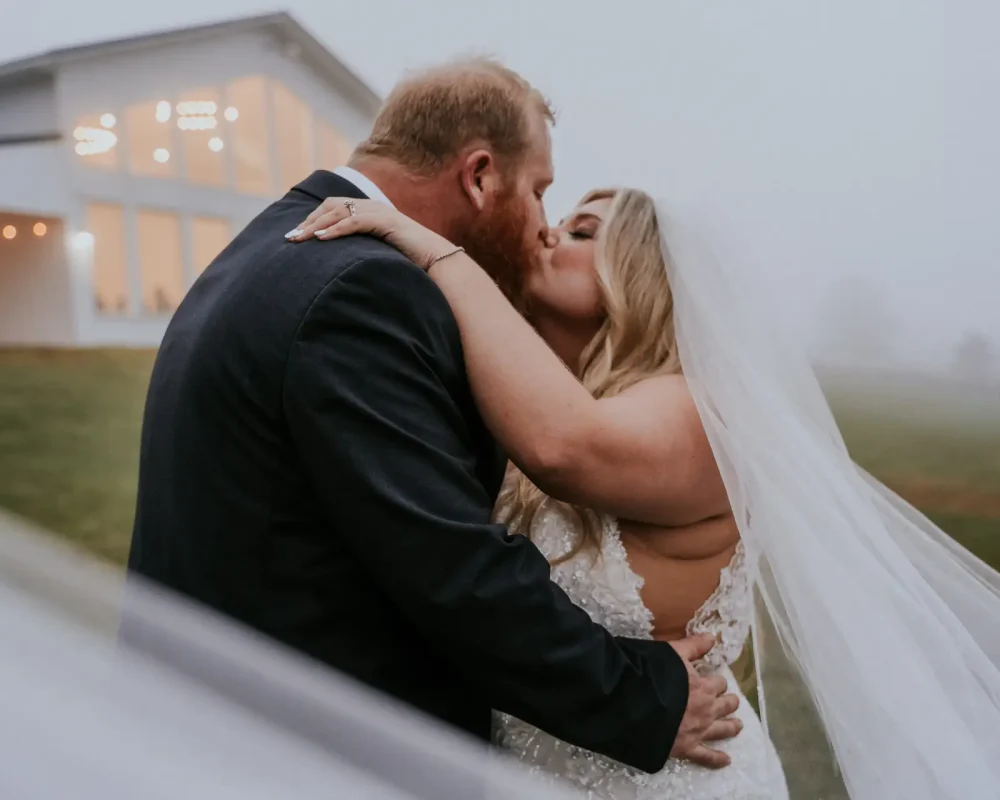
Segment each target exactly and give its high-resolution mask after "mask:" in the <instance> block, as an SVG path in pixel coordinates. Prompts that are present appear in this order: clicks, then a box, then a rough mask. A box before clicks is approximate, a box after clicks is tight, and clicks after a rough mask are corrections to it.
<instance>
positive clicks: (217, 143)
mask: <svg viewBox="0 0 1000 800" xmlns="http://www.w3.org/2000/svg"><path fill="white" fill-rule="evenodd" d="M225 146H226V143H225V142H223V141H222V139H220V138H219V137H218V136H213V137H212V138H211V139H209V140H208V149H209V150H211V151H212V152H213V153H218V152H220V151H221V150H222V148H223V147H225Z"/></svg>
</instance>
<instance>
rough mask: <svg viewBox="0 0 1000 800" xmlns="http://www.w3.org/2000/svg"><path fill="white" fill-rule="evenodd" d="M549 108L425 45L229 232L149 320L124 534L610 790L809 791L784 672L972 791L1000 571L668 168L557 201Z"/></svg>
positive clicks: (873, 780)
mask: <svg viewBox="0 0 1000 800" xmlns="http://www.w3.org/2000/svg"><path fill="white" fill-rule="evenodd" d="M553 121H554V117H553V114H552V111H551V108H550V107H549V105H548V104H547V102H546V101H545V100H544V98H543V96H542V95H541V94H540V93H539V92H538V91H537V90H536V89H535V88H533V87H532V86H531V85H530V84H529V83H528V82H527V81H525V80H524V79H523V78H521V77H520V76H519V75H517V74H516V73H514V72H512V71H511V70H509V69H507V68H505V67H504V66H502V65H500V64H498V63H496V62H493V61H490V60H482V59H474V60H467V61H460V62H455V63H451V64H447V65H445V66H441V67H436V68H433V69H429V70H426V71H423V72H420V73H415V74H413V75H411V76H408V77H407V78H405V79H404V80H403V81H402V82H401V83H400V84H399V85H397V87H396V88H395V89H394V90H393V92H392V93H391V94H390V96H389V97H388V99H387V100H386V102H385V104H384V106H383V108H382V110H381V112H380V113H379V115H378V118H377V119H376V121H375V124H374V127H373V130H372V132H371V135H370V136H369V137H368V139H367V140H366V141H364V142H363V143H362V144H361V145H359V147H358V148H357V149H356V150H355V152H354V153H353V155H352V157H351V159H350V162H349V165H348V166H346V167H341V168H338V169H335V170H334V171H333V172H328V171H323V170H321V171H318V172H316V173H314V174H313V175H311V176H310V177H308V178H306V179H305V180H304V181H303V182H302V183H301V184H299V185H298V186H296V187H294V188H293V189H291V191H289V192H288V194H287V195H285V197H283V198H282V199H281V200H279V201H277V202H275V203H274V204H273V205H271V206H270V207H269V208H268V209H266V210H265V211H264V212H263V213H262V214H261V215H260V216H258V217H257V218H256V219H255V220H254V221H253V222H251V223H250V224H249V225H248V226H247V228H246V229H245V230H244V231H242V232H241V233H240V234H239V235H238V236H237V237H236V238H235V239H234V241H233V242H232V243H231V244H230V245H229V247H228V248H227V249H226V250H224V251H223V252H222V253H221V254H220V255H219V257H218V258H217V259H216V260H215V261H214V262H213V263H212V264H211V265H210V266H209V267H208V269H207V270H206V271H205V272H204V273H203V274H202V276H201V277H200V278H199V279H198V280H197V282H196V283H195V284H194V286H193V287H192V289H191V291H190V292H189V293H188V295H187V297H186V298H185V299H184V301H183V302H182V304H181V306H180V308H179V309H178V311H177V312H176V314H175V315H174V317H173V320H172V321H171V324H170V326H169V329H168V331H167V333H166V336H165V338H164V340H163V344H162V346H161V349H160V351H159V354H158V357H157V361H156V365H155V368H154V371H153V375H152V379H151V384H150V390H149V397H148V401H147V406H146V412H145V419H144V426H143V436H142V449H141V459H140V479H139V498H138V507H137V514H136V522H135V530H134V534H133V543H132V551H131V555H130V561H129V568H130V570H131V571H132V572H133V573H136V574H140V575H143V576H146V577H147V578H149V579H152V580H153V581H155V582H158V583H159V584H161V585H165V586H167V587H169V588H171V589H173V590H175V591H177V592H180V593H181V594H183V595H186V596H188V597H190V598H193V599H195V600H197V601H200V602H201V603H204V604H206V605H208V606H210V607H212V608H214V609H217V610H218V611H221V612H223V613H224V614H227V615H229V616H230V617H233V618H235V619H237V620H239V621H241V622H242V623H244V624H246V625H248V626H250V627H252V628H254V629H256V630H257V631H259V632H260V633H262V634H264V635H267V636H269V637H273V638H274V639H276V640H278V641H280V642H282V643H284V644H285V645H288V646H290V647H292V648H294V649H296V650H298V651H300V652H302V653H304V654H306V655H308V656H311V657H312V658H314V659H317V660H318V661H320V662H323V663H325V664H327V665H329V666H331V667H333V668H335V669H337V670H339V671H342V672H344V673H347V674H349V675H351V676H354V677H356V678H358V679H360V680H362V681H364V682H366V683H368V684H369V685H371V686H373V687H375V688H377V689H379V690H381V691H383V692H385V693H387V694H389V695H393V696H395V697H396V698H399V699H401V700H403V701H405V702H406V703H408V704H410V705H412V706H414V707H416V708H417V709H420V710H421V711H423V712H425V713H427V714H429V715H432V716H433V717H436V718H438V719H440V720H442V721H444V722H445V723H448V724H449V725H451V726H453V727H456V728H459V729H462V730H464V731H466V732H468V733H469V734H471V735H473V736H475V737H479V738H481V739H484V740H491V741H493V742H494V743H495V744H496V745H497V746H498V747H499V748H501V749H503V750H505V751H507V752H508V753H509V754H511V755H512V756H513V757H514V758H516V759H519V760H520V761H522V762H523V763H524V765H525V766H526V767H527V768H528V769H530V770H532V771H534V772H536V773H538V774H539V775H541V776H545V777H548V778H551V779H552V780H555V781H559V782H561V783H566V784H570V785H574V786H576V787H578V788H579V789H581V790H583V792H584V794H585V795H586V796H589V797H598V798H609V799H612V800H622V799H624V798H629V799H630V800H652V799H653V798H657V799H659V798H664V799H666V798H671V800H717V799H718V800H721V798H726V799H727V800H751V799H754V800H756V799H757V798H772V799H776V800H781V799H782V798H787V797H788V796H789V790H788V788H787V785H786V780H785V777H784V772H783V769H782V762H783V761H784V763H785V766H789V765H790V763H791V761H790V759H794V758H795V755H794V752H781V753H780V754H779V752H777V748H776V747H775V746H774V745H773V744H772V739H775V741H776V740H777V739H776V737H773V736H771V735H770V730H771V727H772V726H773V725H775V724H776V722H777V721H778V720H780V719H781V717H782V714H783V713H784V714H785V715H792V716H793V717H794V715H795V714H796V713H798V712H796V710H795V709H794V708H790V707H787V706H788V704H787V703H783V699H782V698H783V696H784V694H783V687H782V685H781V683H780V681H781V680H785V681H788V680H795V681H797V682H799V683H800V684H801V685H802V686H803V687H804V688H805V690H806V691H807V692H808V695H809V697H810V698H811V700H812V702H813V703H814V705H815V708H816V710H817V712H818V715H819V719H820V722H821V724H822V729H823V732H824V734H825V736H826V738H827V740H828V741H829V743H830V745H831V746H832V750H833V754H834V757H835V760H836V765H837V767H838V769H839V771H840V773H841V774H842V776H843V781H844V784H845V786H846V787H847V790H848V792H849V794H850V796H851V797H852V798H880V799H882V798H891V797H900V798H903V797H905V798H908V800H915V799H917V800H921V799H926V800H932V799H933V800H967V799H968V798H970V797H977V796H980V797H981V796H984V792H986V791H989V790H987V788H986V787H996V786H998V785H1000V759H997V758H996V757H995V756H996V753H997V752H1000V575H998V574H997V573H996V572H995V571H993V570H991V569H990V568H989V567H987V566H986V565H985V564H983V563H982V562H980V561H978V560H977V559H976V558H975V557H974V556H972V555H971V554H969V553H968V552H966V551H964V550H963V549H961V548H960V547H958V546H957V545H955V544H954V543H953V542H952V541H951V540H950V539H949V538H948V537H947V536H946V535H945V534H944V533H943V532H941V531H940V530H938V529H937V528H936V527H934V525H933V524H932V523H930V522H929V521H928V520H926V519H925V518H924V517H922V516H921V515H920V514H919V513H918V512H916V511H915V510H914V509H912V508H911V507H909V506H908V505H906V504H905V503H904V502H903V501H902V500H901V499H900V498H898V497H897V496H895V495H894V494H892V493H891V492H890V491H889V490H887V489H886V488H885V487H884V486H882V485H881V484H879V483H878V482H877V481H875V480H874V479H872V478H870V477H869V476H868V475H866V474H865V473H863V472H862V471H860V470H859V469H858V468H857V467H856V466H855V465H854V464H853V463H852V462H851V460H850V457H849V455H848V454H847V450H846V448H845V447H844V444H843V439H842V438H841V436H840V434H839V431H838V430H837V427H836V425H835V423H834V422H833V418H832V416H831V414H830V412H829V409H828V407H827V405H826V402H825V400H824V399H823V395H822V393H821V392H820V391H819V387H818V384H817V381H816V378H815V376H814V375H813V373H812V370H811V369H810V367H809V364H808V362H807V360H806V358H805V356H804V354H803V353H802V352H800V351H799V350H798V348H797V347H796V343H795V342H794V340H792V339H791V338H789V337H787V336H782V335H780V334H779V333H777V332H775V331H773V330H772V325H773V320H772V318H771V316H770V315H769V314H768V313H767V312H766V310H764V309H763V308H762V307H761V306H759V304H757V303H756V302H755V300H754V297H755V290H756V287H755V286H754V285H753V282H752V281H747V280H746V276H745V275H743V274H741V273H740V272H739V271H738V270H736V269H734V268H732V267H731V266H730V267H728V268H727V267H724V266H722V265H721V264H719V263H717V262H716V260H715V259H713V258H712V257H711V255H710V253H709V249H708V248H706V247H705V246H704V244H703V243H702V242H700V241H699V240H698V238H697V237H696V236H695V235H694V233H693V227H692V226H690V225H688V224H687V223H686V222H681V221H675V220H674V218H673V216H672V214H671V213H668V211H667V206H666V205H665V204H663V203H660V202H657V201H655V200H654V199H653V198H652V197H651V196H650V195H648V194H647V193H646V192H644V191H642V190H641V189H638V188H626V187H619V188H611V189H595V190H594V191H592V192H590V193H588V194H587V195H586V196H585V197H584V198H583V199H582V200H581V201H580V203H579V204H578V206H577V207H576V208H575V209H574V210H573V211H572V213H570V214H569V215H568V216H567V217H566V218H565V219H564V220H562V221H561V222H559V224H558V225H555V226H550V225H549V224H548V223H547V221H546V217H545V213H544V209H543V196H544V194H545V191H546V189H547V188H548V187H549V185H550V184H551V183H552V181H553V167H552V155H551V144H550V135H549V129H550V126H551V125H552V124H553ZM765 623H766V626H765ZM765 627H766V630H767V633H768V636H767V637H766V638H767V642H766V644H767V647H768V649H769V650H770V649H774V648H777V651H780V652H782V653H784V655H785V657H786V658H787V661H788V664H789V665H790V670H788V673H789V674H790V675H791V676H792V677H789V675H785V676H784V677H782V676H777V677H775V679H774V680H775V681H777V682H776V683H770V682H769V680H768V679H767V678H769V676H770V674H771V673H769V672H768V671H767V669H766V666H767V665H766V663H761V662H760V658H759V657H760V655H761V654H762V652H763V651H762V647H763V645H764V639H765V637H764V636H762V635H761V631H763V630H764V628H765ZM751 638H752V639H753V642H754V644H755V645H756V647H755V648H754V650H755V655H756V656H757V657H758V662H759V663H758V664H757V673H758V689H759V693H760V698H759V699H760V706H761V716H760V717H759V716H758V715H757V713H756V712H755V710H754V708H753V707H752V705H751V704H750V702H749V701H748V700H747V699H746V697H745V696H744V695H743V693H742V692H741V689H740V687H739V685H738V683H737V681H736V680H735V678H734V676H733V672H732V669H731V667H732V665H733V663H734V662H735V660H736V659H737V658H738V657H739V656H740V655H741V653H743V651H744V650H745V648H746V647H747V645H748V641H749V640H750V639H751ZM783 705H784V706H786V707H784V708H783ZM792 721H793V722H794V719H793V720H792Z"/></svg>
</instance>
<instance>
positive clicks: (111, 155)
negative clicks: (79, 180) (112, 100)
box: [73, 112, 118, 169]
mask: <svg viewBox="0 0 1000 800" xmlns="http://www.w3.org/2000/svg"><path fill="white" fill-rule="evenodd" d="M73 152H74V153H76V160H77V163H79V164H83V165H85V166H88V167H102V168H104V169H117V168H118V118H117V117H115V115H114V114H112V113H111V112H105V113H103V114H88V115H86V116H83V117H80V119H78V120H77V123H76V127H75V128H74V129H73Z"/></svg>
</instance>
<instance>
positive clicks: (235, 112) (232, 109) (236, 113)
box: [225, 106, 240, 122]
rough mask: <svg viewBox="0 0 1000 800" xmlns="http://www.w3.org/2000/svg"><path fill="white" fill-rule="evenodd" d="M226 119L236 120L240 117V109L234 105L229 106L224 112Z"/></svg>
mask: <svg viewBox="0 0 1000 800" xmlns="http://www.w3.org/2000/svg"><path fill="white" fill-rule="evenodd" d="M225 115H226V119H227V120H229V121H230V122H236V120H238V119H239V118H240V110H239V109H238V108H236V106H229V108H227V109H226V112H225Z"/></svg>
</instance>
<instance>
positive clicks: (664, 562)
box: [619, 514, 740, 639]
mask: <svg viewBox="0 0 1000 800" xmlns="http://www.w3.org/2000/svg"><path fill="white" fill-rule="evenodd" d="M619 530H620V536H621V541H622V544H623V546H624V548H625V552H626V554H627V557H628V561H629V565H630V566H631V568H632V571H633V572H635V573H636V574H637V575H638V576H639V577H640V578H642V583H643V585H642V590H641V596H642V601H643V603H644V604H645V606H646V608H648V609H649V611H650V613H651V614H652V616H653V635H654V637H655V638H657V639H664V638H666V639H682V638H683V637H684V636H685V635H686V633H687V628H688V625H689V623H690V622H691V621H692V620H693V619H694V618H695V616H696V615H697V613H698V611H699V610H700V609H702V607H703V606H704V605H705V603H706V602H707V601H708V600H709V598H710V597H711V596H712V594H713V593H714V592H715V591H716V589H717V588H718V587H719V578H720V575H721V574H722V571H723V570H724V569H726V568H727V567H729V566H730V565H731V564H732V562H733V559H734V556H735V555H736V551H737V547H738V545H739V539H740V537H739V531H738V530H737V528H736V521H735V520H734V519H733V517H732V515H731V514H724V515H721V516H717V517H712V518H710V519H706V520H702V521H700V522H696V523H694V524H691V525H684V526H681V527H676V528H666V527H656V526H651V525H644V524H641V523H637V522H628V521H625V520H620V521H619Z"/></svg>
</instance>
